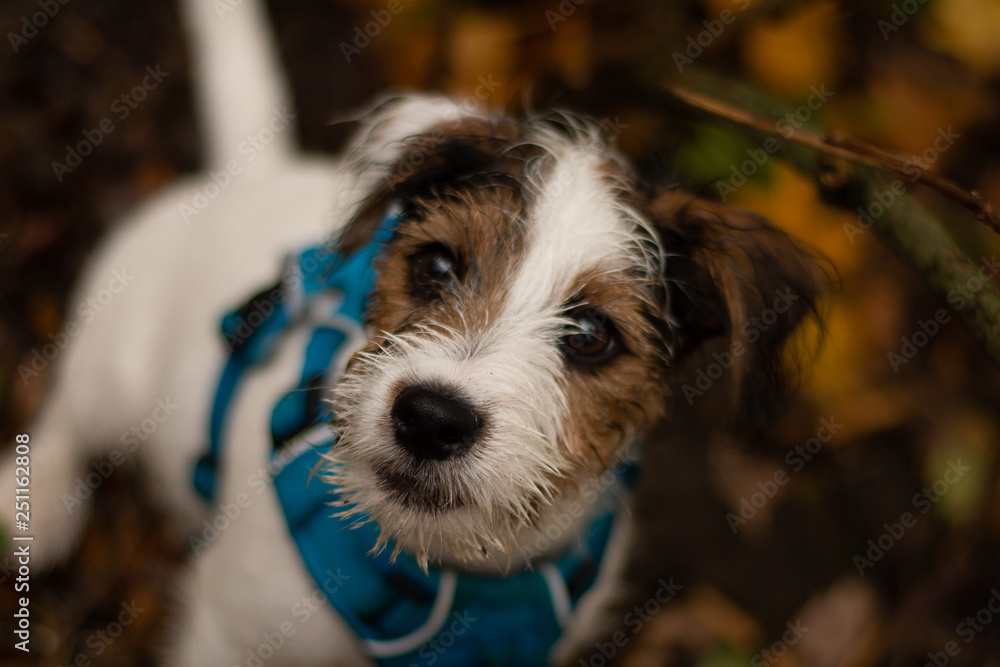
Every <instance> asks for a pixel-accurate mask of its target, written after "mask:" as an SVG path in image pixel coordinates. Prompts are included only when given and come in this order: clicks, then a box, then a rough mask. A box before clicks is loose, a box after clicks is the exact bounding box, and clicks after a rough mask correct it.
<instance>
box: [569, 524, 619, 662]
mask: <svg viewBox="0 0 1000 667" xmlns="http://www.w3.org/2000/svg"><path fill="white" fill-rule="evenodd" d="M627 514H628V513H627V512H625V511H623V514H622V516H621V517H620V518H619V519H618V523H617V525H616V526H615V528H614V532H613V533H612V534H611V540H610V542H609V543H608V547H607V551H606V553H605V555H604V558H603V559H602V561H601V569H600V571H599V572H598V574H597V580H596V581H595V582H594V586H593V588H591V589H590V591H589V592H588V593H587V594H586V595H584V596H583V598H582V599H581V600H580V602H579V603H578V604H577V607H576V612H575V613H574V615H573V619H572V621H571V622H570V625H569V627H567V628H566V629H565V631H564V632H563V635H562V637H560V638H559V641H558V642H557V643H556V645H555V646H554V647H553V648H552V652H551V653H550V654H549V662H550V663H551V664H552V665H555V666H557V667H563V666H569V665H576V664H578V660H579V659H580V658H581V657H583V658H586V657H589V655H590V653H591V652H592V651H593V650H594V643H595V642H597V641H599V640H601V639H602V638H604V637H606V636H607V635H608V634H609V633H610V632H612V631H613V630H614V629H615V628H616V627H617V626H618V625H619V624H620V622H621V618H616V617H615V612H616V611H617V610H618V609H619V607H620V606H621V605H620V604H619V603H620V602H621V601H622V600H623V599H624V598H625V595H626V591H625V589H624V586H625V567H626V565H627V562H628V554H629V549H630V547H631V546H632V543H633V533H634V529H633V526H632V522H631V519H630V517H629V516H628V515H627Z"/></svg>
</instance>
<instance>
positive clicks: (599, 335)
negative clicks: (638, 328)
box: [562, 306, 622, 366]
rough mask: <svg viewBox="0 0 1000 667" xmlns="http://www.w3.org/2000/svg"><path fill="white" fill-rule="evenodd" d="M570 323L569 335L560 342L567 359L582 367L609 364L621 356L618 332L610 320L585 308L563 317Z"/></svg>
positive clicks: (575, 309)
mask: <svg viewBox="0 0 1000 667" xmlns="http://www.w3.org/2000/svg"><path fill="white" fill-rule="evenodd" d="M566 317H567V318H568V319H570V320H572V322H573V327H572V329H571V331H570V333H568V334H566V335H565V336H563V338H562V347H563V354H564V355H566V358H567V359H569V360H571V361H573V362H576V363H577V364H580V365H583V366H595V365H598V364H602V363H604V362H606V361H610V360H611V359H613V358H614V357H616V356H618V354H619V353H620V352H621V350H622V347H621V342H620V340H619V337H618V331H617V330H616V329H615V325H614V323H612V322H611V319H610V318H609V317H608V316H607V315H605V314H604V313H602V312H601V311H599V310H596V309H594V308H590V307H588V306H581V307H578V308H574V309H573V310H571V311H569V312H568V313H567V314H566Z"/></svg>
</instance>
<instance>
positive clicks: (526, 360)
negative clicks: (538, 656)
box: [332, 102, 815, 560]
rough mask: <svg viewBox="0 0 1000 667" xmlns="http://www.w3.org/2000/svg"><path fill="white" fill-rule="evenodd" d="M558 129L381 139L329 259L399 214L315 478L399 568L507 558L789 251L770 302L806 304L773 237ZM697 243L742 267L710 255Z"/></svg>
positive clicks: (656, 402)
mask: <svg viewBox="0 0 1000 667" xmlns="http://www.w3.org/2000/svg"><path fill="white" fill-rule="evenodd" d="M410 104H412V102H411V103H410ZM400 106H401V107H402V108H397V109H396V110H395V113H396V114H400V113H405V112H406V109H405V108H406V104H405V103H404V104H402V105H400ZM385 113H387V114H388V113H392V112H385ZM387 122H389V121H388V120H386V118H385V117H383V118H382V120H381V123H382V124H386V123H387ZM563 130H565V131H560V130H559V129H557V128H556V127H555V126H554V125H553V124H552V122H551V121H546V120H540V119H536V120H533V121H526V122H520V123H518V122H514V121H510V120H502V121H490V120H487V119H484V118H482V117H476V116H472V115H468V114H455V115H454V116H452V117H450V118H445V119H441V120H440V122H438V123H433V122H432V123H430V124H429V125H428V126H427V127H426V129H425V130H424V131H423V132H420V133H416V134H412V135H407V136H405V137H401V138H399V139H394V140H392V141H395V143H396V145H397V148H396V149H395V151H388V152H394V153H395V154H394V155H393V156H392V161H391V163H389V164H383V165H380V167H379V168H381V169H383V174H382V178H381V180H380V182H379V183H378V185H376V186H375V187H374V188H372V190H371V193H370V194H369V196H368V197H367V198H366V199H365V201H363V202H362V203H361V204H360V205H359V206H358V208H357V213H356V215H355V216H354V219H353V220H352V221H351V223H350V224H349V226H348V227H347V228H346V230H345V231H344V234H343V236H342V239H341V250H342V251H343V252H348V253H349V252H350V251H351V250H352V249H355V248H356V247H357V246H358V245H359V244H362V243H364V242H366V241H367V239H368V238H369V237H370V235H371V233H372V232H373V231H374V228H375V227H376V226H377V222H378V221H379V220H381V217H382V216H383V215H384V212H385V210H386V209H387V208H388V207H389V206H390V205H394V204H395V205H401V206H402V210H403V214H402V216H401V217H400V219H399V222H398V224H397V226H396V228H395V232H394V234H393V237H392V240H391V241H390V242H389V243H388V244H387V246H386V247H385V248H384V249H383V252H382V254H381V258H380V260H379V261H378V263H377V265H376V267H375V268H376V275H377V278H376V283H375V289H374V292H373V294H372V295H371V296H370V306H369V311H368V322H367V325H368V328H369V330H370V332H371V336H372V337H371V342H370V344H369V345H368V347H367V348H366V349H365V350H364V351H363V352H362V353H361V354H359V355H358V356H357V357H356V358H355V359H354V360H353V361H352V363H351V364H350V366H349V368H348V371H347V373H346V374H345V376H344V378H343V380H342V381H341V383H340V384H339V386H338V387H337V390H336V396H335V413H336V415H337V420H338V429H339V442H338V444H337V446H336V448H335V450H334V452H333V454H332V459H333V460H334V461H336V462H337V463H338V464H340V465H339V467H338V468H336V472H335V473H334V481H335V482H336V483H337V484H338V485H340V486H341V487H342V489H343V492H344V497H345V498H347V499H349V501H350V502H351V503H354V504H355V511H357V512H358V513H359V514H364V515H366V516H367V517H369V518H371V519H374V520H375V521H377V522H378V524H379V526H380V527H381V529H382V535H383V538H390V537H393V538H395V539H396V541H397V545H401V544H406V545H407V546H409V547H411V548H413V549H414V550H415V551H416V555H417V557H418V559H421V560H424V559H425V558H426V557H427V554H428V551H429V550H431V551H432V552H433V550H434V549H438V548H440V549H443V550H444V552H446V553H448V554H451V555H452V556H455V557H457V558H460V559H465V560H468V559H477V558H484V557H486V556H487V555H488V554H492V555H493V556H494V557H495V556H496V555H497V554H498V553H501V554H502V553H507V554H510V553H511V552H516V551H517V545H518V544H519V543H522V542H523V539H524V536H525V533H526V532H527V533H530V532H531V531H532V530H534V529H539V528H541V527H542V526H544V525H545V524H546V521H547V519H548V517H547V514H549V513H551V512H553V511H556V510H553V509H552V508H553V507H556V506H558V505H559V503H558V502H557V500H558V499H559V498H565V497H573V494H574V493H575V492H577V491H578V489H579V488H580V486H581V485H582V484H584V483H588V482H591V481H592V480H593V479H595V477H596V476H598V475H600V474H601V473H602V472H603V471H604V470H605V469H606V468H607V466H608V465H609V464H610V463H611V462H612V461H613V460H614V459H615V458H616V456H618V455H619V454H620V453H621V452H622V450H623V448H624V447H625V446H627V445H628V444H630V443H631V442H633V441H634V440H636V439H637V438H638V437H639V436H640V435H641V434H642V433H643V432H644V431H645V430H646V429H648V428H649V427H650V426H652V425H653V424H654V423H655V422H656V421H657V420H658V419H660V418H661V417H662V416H663V414H664V411H665V401H666V397H667V395H668V394H669V390H668V377H669V371H670V369H671V367H672V365H673V363H674V362H675V361H676V359H677V358H678V357H679V356H680V355H681V354H683V353H684V352H685V351H686V350H688V349H690V348H691V347H693V345H694V344H696V343H697V342H699V341H700V340H702V339H703V338H705V337H707V336H709V335H712V334H715V333H720V332H723V331H726V330H731V329H734V328H735V327H734V325H738V324H739V322H738V321H737V320H738V318H740V317H749V316H750V315H752V314H753V313H752V312H745V313H744V311H748V310H749V309H752V308H753V307H754V305H755V299H756V300H759V299H766V294H765V295H763V296H761V294H762V293H761V290H762V289H763V290H765V291H766V290H767V289H768V288H769V283H768V285H763V284H753V285H751V284H747V285H740V284H739V281H740V280H741V279H742V280H751V279H753V278H755V276H754V275H752V274H755V273H757V272H758V271H759V269H760V268H764V267H755V266H753V263H754V261H759V260H761V259H765V258H763V257H760V256H759V255H760V254H762V253H767V252H768V251H773V253H770V254H774V255H778V254H781V253H786V254H787V253H788V252H789V249H791V250H794V254H789V255H788V256H787V257H785V258H779V257H775V260H776V261H778V260H780V261H782V263H783V264H784V265H786V266H791V267H792V268H790V269H787V270H784V271H782V270H776V274H775V275H776V277H775V278H774V279H773V280H771V281H770V282H780V281H782V280H784V279H785V278H787V277H788V276H789V275H790V274H793V273H794V274H795V276H794V277H795V280H796V281H797V283H796V285H795V287H796V288H797V289H798V290H799V291H801V292H804V293H805V292H807V293H808V294H807V295H806V296H807V298H808V300H809V301H810V302H811V299H812V295H813V293H814V291H815V283H814V282H813V276H812V274H811V272H810V268H809V267H808V261H807V259H806V258H805V256H804V255H802V254H801V253H800V252H799V251H797V250H796V249H794V247H793V246H792V245H791V243H790V242H788V240H787V238H786V237H784V236H783V235H781V234H780V233H778V232H775V231H774V230H773V229H771V228H770V227H766V228H764V227H762V228H761V229H763V230H764V231H765V232H766V234H767V235H768V238H767V239H765V242H764V245H763V246H762V245H761V243H759V242H755V241H752V240H750V239H746V240H742V241H741V240H740V239H739V238H738V237H739V236H740V235H741V233H742V234H746V235H751V234H754V233H755V231H758V230H750V229H741V230H737V231H736V232H733V230H734V229H735V228H734V227H733V226H732V224H731V221H726V220H723V219H722V218H720V217H718V213H717V212H716V211H713V210H712V209H711V208H710V206H711V205H705V206H702V207H700V208H699V207H698V206H696V205H695V204H694V203H693V202H692V201H691V200H690V198H688V197H686V196H683V195H680V194H679V193H677V192H671V193H668V194H667V195H665V196H661V197H649V196H643V195H641V194H640V193H639V192H638V191H637V190H636V187H635V185H634V184H633V183H632V182H631V180H630V177H629V175H628V171H627V169H626V168H625V166H624V165H623V163H622V162H621V161H620V160H619V159H617V158H616V157H615V156H614V154H613V153H609V151H608V150H607V147H606V146H605V145H604V143H603V142H602V141H601V140H600V138H599V136H598V135H597V133H596V131H595V129H594V128H591V127H590V126H588V125H586V124H584V123H576V122H575V121H574V123H573V124H572V125H571V126H569V127H568V128H566V127H564V128H563ZM382 141H383V142H384V141H388V140H387V139H383V140H382ZM371 143H372V139H371V138H370V137H369V139H368V140H367V145H368V146H369V148H368V149H366V150H370V145H371ZM362 145H365V144H364V143H362ZM385 152H386V151H384V150H383V151H382V154H383V155H384V154H385ZM664 218H667V219H664ZM699 218H702V219H701V220H699ZM713 224H715V225H718V226H720V227H723V228H725V229H726V230H727V233H729V234H731V235H733V236H735V237H737V242H743V243H745V244H746V245H747V246H748V249H747V250H743V249H739V248H713V247H711V246H713V245H714V244H715V242H716V241H717V240H720V238H719V237H720V235H719V234H712V233H711V232H710V231H709V228H710V227H712V225H713ZM692 225H693V226H692ZM751 226H754V225H751ZM756 226H757V227H759V226H760V223H759V221H757V224H756ZM692 229H696V231H697V232H698V235H697V237H695V236H691V232H692ZM706 232H708V233H707V234H706ZM675 237H676V238H675ZM707 237H712V238H711V239H708V240H706V239H707ZM768 244H773V248H772V247H770V246H769V245H768ZM694 246H697V247H694ZM678 252H683V253H685V254H684V255H676V254H675V253H678ZM734 257H735V261H734ZM675 262H676V267H672V266H671V265H672V264H674V263H675ZM723 265H729V266H728V267H726V266H723ZM671 268H673V269H674V270H673V271H671ZM723 270H728V271H730V272H732V271H733V270H735V271H736V272H737V273H739V272H741V271H747V270H749V271H750V272H751V273H750V274H746V275H735V276H734V275H730V276H723V277H718V278H717V277H716V275H715V274H716V273H718V272H719V271H723ZM734 280H735V282H734ZM754 282H755V283H759V282H760V280H755V281H754ZM765 282H767V281H765ZM734 308H735V309H737V310H739V311H740V313H742V314H737V315H736V318H737V319H734V317H733V315H732V311H733V309H734ZM790 326H791V325H790ZM783 337H784V336H783V335H782V338H783ZM567 537H570V535H567Z"/></svg>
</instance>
